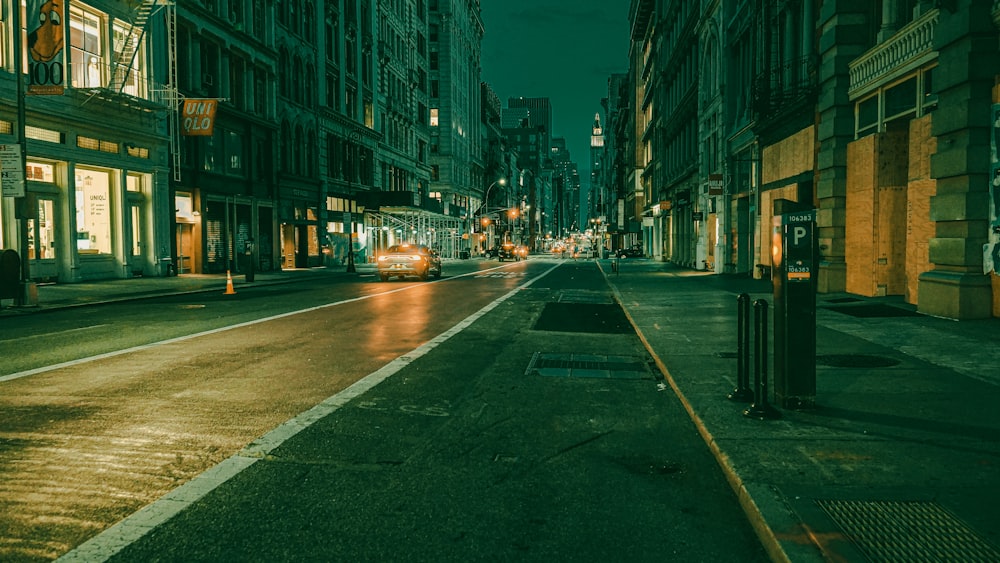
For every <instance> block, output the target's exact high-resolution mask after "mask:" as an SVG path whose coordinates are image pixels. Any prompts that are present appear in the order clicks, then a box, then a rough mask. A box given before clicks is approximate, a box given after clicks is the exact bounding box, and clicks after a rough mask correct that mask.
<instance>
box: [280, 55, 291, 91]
mask: <svg viewBox="0 0 1000 563" xmlns="http://www.w3.org/2000/svg"><path fill="white" fill-rule="evenodd" d="M278 58H279V60H280V63H281V64H279V65H278V94H279V95H281V96H282V97H284V98H287V97H289V95H288V84H289V81H288V68H289V60H288V51H287V50H286V49H285V48H282V49H281V53H280V54H279V55H278Z"/></svg>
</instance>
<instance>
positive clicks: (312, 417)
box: [57, 264, 559, 563]
mask: <svg viewBox="0 0 1000 563" xmlns="http://www.w3.org/2000/svg"><path fill="white" fill-rule="evenodd" d="M558 267H559V264H556V265H555V266H552V267H551V268H549V269H548V270H546V271H545V272H543V273H542V274H540V275H538V276H537V277H534V278H532V279H530V280H528V281H526V282H525V283H523V284H521V285H519V286H517V287H515V288H514V289H512V290H510V291H509V292H507V293H506V294H504V295H502V296H500V297H498V298H496V299H495V300H494V301H493V302H491V303H489V304H487V305H486V306H485V307H483V308H482V309H479V310H478V311H476V312H475V313H472V314H471V315H469V316H468V317H466V318H464V319H462V320H461V321H459V322H458V324H456V325H454V326H453V327H451V328H449V329H448V330H446V331H444V332H442V333H441V334H439V335H438V336H436V337H434V338H432V339H430V340H428V341H427V342H425V343H423V344H421V345H420V346H418V347H416V348H415V349H413V350H412V351H410V352H407V353H405V354H403V355H401V356H399V357H397V358H396V359H395V360H392V361H391V362H389V363H388V364H386V365H384V366H382V367H381V368H379V369H378V370H376V371H373V372H372V373H370V374H368V375H366V376H364V377H362V378H361V379H359V380H358V381H356V382H354V383H353V384H351V385H350V386H348V387H347V388H346V389H344V390H342V391H340V392H339V393H337V394H336V395H333V396H331V397H328V398H326V399H324V400H323V401H322V402H320V403H319V404H318V405H316V406H314V407H312V408H311V409H309V410H307V411H305V412H303V413H301V414H299V415H297V416H295V417H293V418H291V419H289V420H287V421H285V422H283V423H282V424H280V425H279V426H278V427H276V428H275V429H274V430H271V431H270V432H268V433H267V434H265V435H263V436H261V437H260V438H258V439H256V440H254V441H253V442H251V443H250V444H248V445H247V446H246V447H245V448H243V450H242V451H240V452H238V453H236V454H234V455H233V456H230V457H229V458H227V459H225V460H223V461H221V462H219V463H218V464H217V465H215V466H214V467H211V468H209V469H207V470H206V471H204V472H202V473H201V474H200V475H198V476H196V477H194V478H193V479H191V480H190V481H188V482H186V483H184V484H183V485H181V486H179V487H177V488H176V489H174V490H172V491H170V492H169V493H167V494H165V495H163V497H161V498H160V499H158V500H156V501H154V502H152V503H151V504H149V505H146V506H145V507H143V508H141V509H139V510H138V511H137V512H135V513H134V514H132V515H131V516H128V517H127V518H125V519H124V520H122V521H120V522H118V523H117V524H115V525H114V526H111V527H110V528H108V529H107V530H104V531H103V532H101V533H100V534H98V535H97V536H94V537H93V538H91V539H89V540H87V541H86V542H84V543H82V544H80V545H79V546H77V547H76V548H74V549H72V550H70V551H69V552H67V553H66V554H64V555H63V556H62V557H60V558H59V559H57V561H66V562H75V561H80V562H88V563H89V562H93V561H107V560H108V559H110V558H111V557H113V556H114V555H115V554H117V553H118V552H119V551H121V550H122V549H124V548H125V547H127V546H128V545H130V544H132V543H134V542H136V541H138V540H139V539H140V538H142V537H143V536H144V535H146V534H147V533H149V532H150V531H152V530H153V528H155V527H156V526H159V525H162V524H163V523H165V522H166V521H167V520H169V519H170V518H172V517H173V516H175V515H177V514H178V513H180V512H181V511H182V510H184V509H185V508H187V507H189V506H191V505H192V504H194V503H195V502H197V501H198V500H200V499H201V498H202V497H204V496H206V495H208V494H209V493H211V492H212V491H214V490H215V489H217V488H218V487H220V486H221V485H223V484H224V483H225V482H226V481H228V480H229V479H232V478H233V477H235V476H236V475H238V474H239V473H240V472H242V471H243V470H244V469H246V468H248V467H250V466H251V465H253V464H254V463H256V462H257V461H259V460H261V459H264V457H265V456H266V455H267V454H269V453H270V452H272V451H274V450H275V449H277V448H278V447H279V446H281V445H282V444H284V443H285V442H286V441H287V440H289V439H291V438H292V437H294V436H295V435H296V434H298V433H299V432H301V431H302V430H305V429H306V428H308V427H309V426H311V425H312V424H314V423H315V422H317V421H319V420H321V419H322V418H323V417H325V416H328V415H330V414H331V413H333V412H334V411H336V410H338V409H340V408H341V407H343V406H344V405H346V404H347V403H349V402H350V401H351V400H353V399H355V398H357V397H359V396H361V395H363V394H365V393H366V392H368V391H370V390H371V389H373V388H374V387H375V386H377V385H378V384H379V383H382V382H383V381H385V380H386V379H388V378H389V377H391V376H392V375H393V374H395V373H397V372H399V371H400V370H401V369H403V368H404V367H406V366H408V365H410V364H411V363H413V361H414V360H416V359H417V358H420V357H421V356H424V355H426V354H427V353H428V352H430V351H431V350H433V349H434V348H437V346H438V345H439V344H442V343H444V342H445V341H447V340H448V339H449V338H451V337H453V336H455V335H456V334H458V333H460V332H461V331H463V330H465V329H466V328H468V327H469V326H470V325H471V324H472V323H474V322H476V321H477V320H479V319H480V318H481V317H483V316H484V315H486V313H489V312H490V311H492V310H493V309H495V308H496V307H497V306H499V305H500V304H501V303H503V302H504V301H506V300H508V299H510V298H511V297H513V296H514V295H516V294H517V293H518V292H519V291H521V290H523V289H524V288H526V287H528V286H530V285H531V284H532V283H534V282H535V281H537V280H540V279H541V278H543V277H545V276H546V275H548V274H549V273H551V272H552V271H553V270H555V269H556V268H558ZM463 275H471V274H463ZM456 277H459V276H456ZM411 287H420V286H419V285H417V286H411ZM403 289H406V288H401V289H397V290H393V291H402V290H403ZM387 293H390V292H387ZM379 295H382V294H379ZM361 299H364V298H361V297H359V298H355V299H349V300H347V301H341V302H339V303H349V302H351V301H359V300H361ZM331 305H332V304H331ZM327 306H329V305H322V306H319V307H314V308H313V309H307V310H315V309H322V308H323V307H327ZM291 314H295V313H286V314H283V315H278V316H276V317H272V318H280V317H286V316H289V315H291ZM254 322H257V321H252V322H248V323H243V325H248V324H253V323H254ZM237 326H240V325H237ZM211 332H219V331H211ZM183 339H187V338H183ZM176 340H180V339H174V341H176ZM164 342H169V341H164Z"/></svg>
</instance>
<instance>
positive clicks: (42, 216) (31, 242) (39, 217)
mask: <svg viewBox="0 0 1000 563" xmlns="http://www.w3.org/2000/svg"><path fill="white" fill-rule="evenodd" d="M55 208H56V205H55V199H54V198H52V197H47V196H44V195H41V196H39V197H38V209H37V210H36V213H35V216H34V217H32V218H30V219H28V259H29V260H31V264H30V266H29V268H28V269H29V271H30V272H31V277H32V278H35V279H48V278H52V279H55V278H56V277H57V276H58V274H59V266H58V263H57V262H56V257H57V256H56V254H57V247H56V220H55Z"/></svg>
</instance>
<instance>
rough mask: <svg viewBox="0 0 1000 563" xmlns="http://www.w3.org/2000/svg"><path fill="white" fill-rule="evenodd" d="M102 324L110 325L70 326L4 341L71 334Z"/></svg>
mask: <svg viewBox="0 0 1000 563" xmlns="http://www.w3.org/2000/svg"><path fill="white" fill-rule="evenodd" d="M102 326H108V325H107V324H99V325H90V326H81V327H78V328H70V329H67V330H60V331H58V332H46V333H44V334H32V335H31V336H19V337H17V338H7V339H5V340H4V341H3V342H4V344H7V343H10V342H21V341H23V340H34V339H35V338H43V337H46V336H58V335H60V334H70V333H73V332H82V331H84V330H93V329H95V328H101V327H102Z"/></svg>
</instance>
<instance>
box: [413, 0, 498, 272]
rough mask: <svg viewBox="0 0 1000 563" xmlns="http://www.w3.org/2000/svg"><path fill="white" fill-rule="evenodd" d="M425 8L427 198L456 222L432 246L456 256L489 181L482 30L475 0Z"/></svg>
mask: <svg viewBox="0 0 1000 563" xmlns="http://www.w3.org/2000/svg"><path fill="white" fill-rule="evenodd" d="M429 7H430V22H429V37H428V38H429V49H430V50H429V53H428V56H429V73H430V96H429V103H430V117H429V119H430V166H431V179H430V197H431V198H433V199H436V200H438V201H440V202H441V205H442V210H443V213H444V215H445V216H447V217H449V218H452V219H453V221H454V222H453V223H451V224H449V225H447V236H442V237H439V238H438V240H437V244H435V246H436V247H438V248H439V249H440V251H441V252H442V254H443V255H444V256H450V257H458V256H460V255H461V253H462V252H469V251H470V250H471V242H472V241H470V240H469V237H470V234H471V232H472V230H473V225H472V222H473V221H474V217H473V214H474V212H475V207H477V204H476V200H479V199H481V197H482V195H483V189H484V187H485V186H486V185H488V184H489V183H488V182H487V183H484V182H485V176H484V174H485V172H484V170H483V162H482V147H481V142H482V132H481V122H480V118H481V111H480V99H479V96H480V82H481V78H480V57H481V52H482V39H483V33H484V32H485V30H484V28H483V22H482V20H481V19H480V16H479V1H478V0H473V1H471V2H470V1H459V0H431V1H430V3H429ZM491 181H492V180H491Z"/></svg>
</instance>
